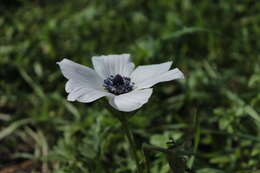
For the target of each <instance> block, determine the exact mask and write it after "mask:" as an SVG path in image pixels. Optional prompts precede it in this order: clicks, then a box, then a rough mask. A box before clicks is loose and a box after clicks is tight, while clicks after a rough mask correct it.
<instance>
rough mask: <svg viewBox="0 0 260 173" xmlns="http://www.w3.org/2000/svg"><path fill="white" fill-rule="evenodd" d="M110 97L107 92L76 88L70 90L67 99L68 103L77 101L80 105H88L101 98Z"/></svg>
mask: <svg viewBox="0 0 260 173" xmlns="http://www.w3.org/2000/svg"><path fill="white" fill-rule="evenodd" d="M109 95H111V94H110V93H108V92H102V91H99V90H95V89H91V88H78V89H75V90H72V91H71V92H70V93H69V95H68V97H67V100H68V101H76V100H77V101H79V102H82V103H89V102H93V101H95V100H97V99H99V98H101V97H104V96H109Z"/></svg>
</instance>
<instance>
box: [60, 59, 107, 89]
mask: <svg viewBox="0 0 260 173" xmlns="http://www.w3.org/2000/svg"><path fill="white" fill-rule="evenodd" d="M57 64H58V65H59V66H60V69H61V72H62V74H63V75H64V76H65V77H66V78H67V79H69V81H68V82H67V84H66V87H65V88H66V91H67V92H70V91H71V90H73V89H75V88H78V87H80V86H82V87H84V86H87V87H88V88H99V89H101V88H102V84H103V79H102V78H101V77H100V76H99V75H98V74H97V73H96V71H95V70H93V69H91V68H88V67H86V66H83V65H80V64H78V63H75V62H73V61H70V60H68V59H63V60H62V61H60V62H57Z"/></svg>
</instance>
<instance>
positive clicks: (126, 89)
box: [57, 54, 184, 112]
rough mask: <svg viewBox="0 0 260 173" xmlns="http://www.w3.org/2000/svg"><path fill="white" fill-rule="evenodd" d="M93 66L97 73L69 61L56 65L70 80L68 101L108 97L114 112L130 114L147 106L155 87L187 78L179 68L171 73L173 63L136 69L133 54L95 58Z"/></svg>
mask: <svg viewBox="0 0 260 173" xmlns="http://www.w3.org/2000/svg"><path fill="white" fill-rule="evenodd" d="M92 63H93V66H94V69H91V68H89V67H86V66H83V65H80V64H78V63H75V62H73V61H71V60H68V59H63V60H62V61H60V62H57V64H58V65H59V66H60V69H61V72H62V74H63V75H64V76H65V77H66V78H67V79H68V81H67V83H66V85H65V90H66V92H67V93H68V98H67V99H68V100H69V101H79V102H83V103H89V102H93V101H95V100H97V99H99V98H101V97H107V98H108V101H109V104H110V105H111V106H112V107H113V108H115V109H117V110H119V111H123V112H131V111H134V110H136V109H139V108H140V107H142V106H143V105H144V104H145V103H147V102H148V100H149V98H150V96H151V95H152V92H153V89H152V88H151V87H152V86H153V85H155V84H157V83H159V82H166V81H171V80H174V79H179V78H184V75H183V73H182V72H181V71H180V70H179V69H178V68H174V69H172V70H170V68H171V65H172V62H171V61H169V62H165V63H162V64H154V65H143V66H138V67H137V68H135V65H134V63H133V62H132V61H131V58H130V54H120V55H103V56H94V57H92Z"/></svg>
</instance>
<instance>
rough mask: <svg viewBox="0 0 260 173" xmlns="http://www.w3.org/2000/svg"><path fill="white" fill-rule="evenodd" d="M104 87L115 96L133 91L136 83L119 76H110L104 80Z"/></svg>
mask: <svg viewBox="0 0 260 173" xmlns="http://www.w3.org/2000/svg"><path fill="white" fill-rule="evenodd" d="M103 87H104V88H105V89H106V90H107V91H109V92H110V93H113V94H115V95H120V94H125V93H128V92H130V91H132V90H133V87H134V83H133V82H131V79H130V78H129V77H124V76H121V75H120V74H117V75H115V76H114V75H110V76H109V77H108V78H107V79H105V80H104V84H103Z"/></svg>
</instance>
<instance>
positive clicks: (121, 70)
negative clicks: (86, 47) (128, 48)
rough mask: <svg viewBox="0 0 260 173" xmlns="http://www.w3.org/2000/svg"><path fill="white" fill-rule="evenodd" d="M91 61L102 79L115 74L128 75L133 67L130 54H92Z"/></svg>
mask: <svg viewBox="0 0 260 173" xmlns="http://www.w3.org/2000/svg"><path fill="white" fill-rule="evenodd" d="M92 63H93V66H94V69H95V70H96V72H97V73H98V74H99V75H100V76H101V77H102V78H103V79H106V78H107V77H109V76H110V75H116V74H120V75H122V76H125V77H129V76H130V74H131V73H132V71H133V70H134V67H135V66H134V63H132V61H131V58H130V54H119V55H102V56H93V57H92Z"/></svg>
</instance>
